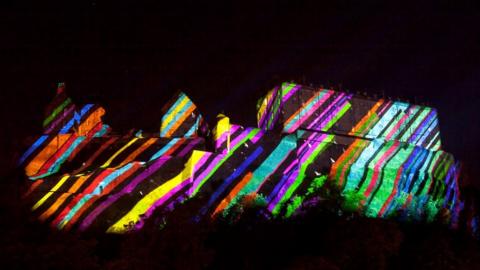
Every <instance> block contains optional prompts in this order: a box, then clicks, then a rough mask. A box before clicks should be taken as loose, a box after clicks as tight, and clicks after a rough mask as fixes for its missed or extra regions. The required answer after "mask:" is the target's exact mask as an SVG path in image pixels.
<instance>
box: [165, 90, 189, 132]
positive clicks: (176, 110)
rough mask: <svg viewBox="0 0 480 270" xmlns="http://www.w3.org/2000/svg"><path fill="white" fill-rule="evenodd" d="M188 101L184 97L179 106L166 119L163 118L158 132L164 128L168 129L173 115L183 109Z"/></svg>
mask: <svg viewBox="0 0 480 270" xmlns="http://www.w3.org/2000/svg"><path fill="white" fill-rule="evenodd" d="M188 101H189V99H188V98H187V97H186V96H185V97H184V98H183V100H182V102H180V104H178V106H177V107H176V108H175V109H174V110H173V112H172V113H170V114H169V115H168V116H167V118H165V120H164V121H162V126H161V128H160V130H164V129H165V128H166V127H168V124H170V122H171V121H172V119H173V117H174V116H175V115H177V114H178V112H179V111H180V110H181V109H182V108H183V107H185V104H187V102H188Z"/></svg>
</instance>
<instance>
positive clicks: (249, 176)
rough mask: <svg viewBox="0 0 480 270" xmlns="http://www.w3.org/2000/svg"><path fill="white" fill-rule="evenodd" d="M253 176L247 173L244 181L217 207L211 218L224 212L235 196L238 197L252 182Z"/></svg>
mask: <svg viewBox="0 0 480 270" xmlns="http://www.w3.org/2000/svg"><path fill="white" fill-rule="evenodd" d="M252 176H253V174H252V172H249V173H247V174H246V175H245V176H244V177H243V178H242V180H240V182H239V183H238V184H237V185H236V186H235V187H234V188H233V189H232V191H230V193H228V195H227V197H225V198H224V199H223V200H222V201H221V202H220V204H219V205H218V206H217V208H216V209H215V211H214V212H213V214H212V215H211V217H214V216H216V215H217V214H218V213H219V212H221V211H223V210H224V209H225V208H226V207H227V206H228V205H229V204H230V202H231V201H232V199H233V198H235V196H237V194H238V192H240V190H241V189H242V188H243V187H244V186H245V185H246V184H247V183H248V182H249V181H250V179H251V178H252Z"/></svg>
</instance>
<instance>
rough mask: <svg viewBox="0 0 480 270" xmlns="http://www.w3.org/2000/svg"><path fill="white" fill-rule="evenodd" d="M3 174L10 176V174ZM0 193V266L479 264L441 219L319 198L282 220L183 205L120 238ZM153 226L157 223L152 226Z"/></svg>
mask: <svg viewBox="0 0 480 270" xmlns="http://www.w3.org/2000/svg"><path fill="white" fill-rule="evenodd" d="M10 180H12V179H10ZM6 183H11V184H10V185H8V187H7V188H6V189H4V190H3V191H2V194H1V195H2V196H1V205H2V206H4V208H3V209H2V212H1V217H0V220H2V221H3V222H2V223H1V225H0V226H1V234H2V235H1V236H0V239H1V240H0V241H1V245H0V254H1V261H0V264H1V265H2V268H3V269H32V268H35V269H406V268H408V269H480V247H479V243H478V241H476V240H474V239H473V238H472V237H471V236H470V235H467V234H466V233H464V232H463V230H451V229H448V228H446V227H445V226H443V225H441V224H438V223H436V224H423V223H412V222H398V221H392V220H381V219H368V218H362V217H357V216H354V215H352V214H343V215H339V213H337V212H335V211H332V210H330V209H335V208H336V206H335V205H329V204H331V203H325V204H323V206H322V207H320V208H316V209H314V210H313V211H310V212H308V214H305V215H303V216H301V217H297V218H293V219H292V220H288V221H285V220H278V221H272V220H270V221H266V220H264V219H262V218H260V217H259V216H258V214H257V213H258V212H257V211H256V209H254V208H252V209H247V210H244V211H246V212H245V213H243V215H242V219H241V220H237V221H236V222H232V220H231V218H229V217H227V218H224V219H222V220H217V221H216V222H215V223H208V224H206V223H204V224H195V223H193V222H191V221H190V220H189V218H188V217H190V215H187V213H189V207H191V206H190V205H189V204H188V203H185V204H184V205H182V206H180V209H178V211H175V212H174V213H172V214H170V215H169V216H168V218H167V220H166V222H167V223H168V226H163V225H164V224H165V221H164V220H159V219H157V220H155V219H153V221H151V223H150V224H146V225H145V227H144V229H142V230H141V231H140V232H136V233H132V234H128V235H107V234H104V233H98V234H88V235H85V234H82V235H80V234H76V233H73V232H71V233H62V232H58V231H55V230H52V229H51V228H49V227H48V226H46V225H43V224H39V223H38V222H36V221H35V219H34V217H31V215H30V212H29V209H28V208H27V206H26V205H22V204H21V203H20V196H21V193H22V186H21V185H15V184H14V182H13V181H7V182H6ZM160 228H162V229H160Z"/></svg>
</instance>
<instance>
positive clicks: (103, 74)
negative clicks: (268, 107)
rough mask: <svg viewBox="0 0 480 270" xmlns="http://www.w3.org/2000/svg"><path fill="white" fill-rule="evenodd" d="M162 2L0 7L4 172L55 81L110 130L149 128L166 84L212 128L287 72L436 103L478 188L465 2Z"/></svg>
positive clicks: (474, 48)
mask: <svg viewBox="0 0 480 270" xmlns="http://www.w3.org/2000/svg"><path fill="white" fill-rule="evenodd" d="M67 2H69V1H67ZM172 2H173V1H172ZM174 2H176V3H177V4H145V5H144V4H142V5H139V4H135V1H132V3H119V2H117V1H112V2H111V3H109V4H105V3H104V2H100V1H98V2H97V1H88V2H87V1H85V3H84V4H81V5H75V6H74V5H72V4H71V3H68V4H61V5H51V6H49V5H45V4H44V3H41V4H37V5H36V6H31V5H27V4H22V3H20V4H15V5H13V4H12V5H10V6H9V5H8V4H5V5H4V7H3V8H2V9H1V11H0V30H1V33H2V35H1V39H0V40H1V45H0V48H1V50H0V52H1V59H2V60H1V62H2V65H1V74H2V75H1V78H2V82H3V83H2V88H3V89H1V100H2V106H0V107H1V115H2V116H1V117H2V118H1V121H2V123H3V124H4V126H3V128H2V131H3V132H2V137H4V138H5V139H3V140H2V145H1V147H2V148H3V149H2V153H7V154H2V155H1V156H2V157H1V159H2V163H3V164H9V165H7V166H2V173H3V170H4V169H3V168H7V169H8V168H9V167H10V165H11V164H12V159H13V158H14V157H15V152H16V151H21V150H23V149H19V146H21V145H22V142H23V141H24V139H25V137H27V136H30V135H35V134H38V133H40V132H41V121H42V119H43V109H44V107H45V106H46V104H48V102H49V101H50V99H51V98H53V96H54V93H55V85H56V83H57V82H60V81H65V82H66V85H67V92H68V93H69V94H70V96H71V97H72V98H73V99H74V101H75V102H76V103H77V104H82V103H87V102H90V103H99V104H101V105H103V106H104V107H105V108H106V110H107V115H106V119H105V122H106V123H108V124H110V125H111V126H112V127H113V128H114V130H116V131H118V132H119V133H121V132H125V131H127V130H129V129H131V128H142V129H144V130H145V131H152V132H156V131H158V130H159V125H160V118H161V113H160V109H161V107H162V106H163V104H164V103H165V102H166V101H167V100H168V99H169V98H170V97H171V95H172V94H173V93H174V92H175V91H176V90H183V91H185V92H186V93H187V94H188V95H189V96H190V97H191V98H192V100H193V101H194V102H195V103H196V104H197V106H198V107H199V109H200V110H201V111H202V112H203V114H204V115H206V117H207V120H208V121H209V122H210V124H211V125H212V124H213V123H214V120H215V115H216V114H217V113H219V112H224V113H225V114H227V115H228V116H230V117H231V120H232V121H233V122H235V123H238V124H243V125H246V126H254V125H255V117H256V111H255V104H256V100H257V99H258V98H259V97H261V96H262V95H263V94H264V93H265V92H266V91H267V90H269V89H271V88H272V87H273V86H274V85H276V84H278V83H280V82H282V81H290V80H294V81H296V82H300V83H301V82H305V83H306V84H310V83H311V84H313V85H315V86H324V87H333V88H334V89H342V90H349V91H351V92H354V93H355V92H357V91H360V92H362V93H363V92H366V93H368V95H372V96H373V95H377V96H382V95H384V96H386V97H391V98H394V99H400V100H410V101H411V102H414V101H416V102H417V103H426V104H428V105H431V106H433V107H436V108H437V109H438V111H439V116H440V128H441V134H442V140H443V146H444V149H445V150H447V151H449V152H452V153H453V154H454V155H455V156H456V157H458V158H459V159H461V160H463V161H464V163H465V167H466V172H467V173H468V174H469V175H470V180H468V181H469V182H473V183H475V184H476V185H477V186H480V181H479V180H478V179H476V175H478V173H479V169H478V168H477V164H478V161H479V160H480V159H479V153H480V143H479V140H478V134H479V132H480V124H479V123H480V120H479V116H480V115H479V113H478V109H479V107H480V46H479V45H480V31H479V30H478V27H479V25H480V20H479V18H480V16H479V14H480V13H479V9H478V8H477V7H474V6H471V5H463V6H461V7H459V6H455V5H454V4H453V3H454V2H452V3H449V2H445V3H444V4H441V5H439V6H433V5H427V4H422V5H419V6H418V5H417V6H408V7H407V6H401V5H398V4H389V5H383V6H374V5H370V4H365V3H363V2H362V4H356V5H353V6H350V5H346V4H336V5H332V4H318V3H317V1H312V3H311V4H294V5H291V4H290V5H287V4H286V2H287V1H277V2H276V3H275V4H273V3H271V2H269V3H264V4H258V3H256V4H255V5H252V4H251V3H243V4H223V5H213V4H210V5H203V4H202V5H201V4H198V3H197V4H191V3H188V2H193V3H195V1H174ZM187 4H188V5H187ZM12 157H13V158H12Z"/></svg>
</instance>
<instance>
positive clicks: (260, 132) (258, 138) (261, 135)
mask: <svg viewBox="0 0 480 270" xmlns="http://www.w3.org/2000/svg"><path fill="white" fill-rule="evenodd" d="M263 134H265V132H264V131H263V130H260V131H259V132H258V133H257V134H255V136H253V137H252V138H251V139H250V141H252V142H253V143H257V142H258V140H260V138H261V137H263Z"/></svg>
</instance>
